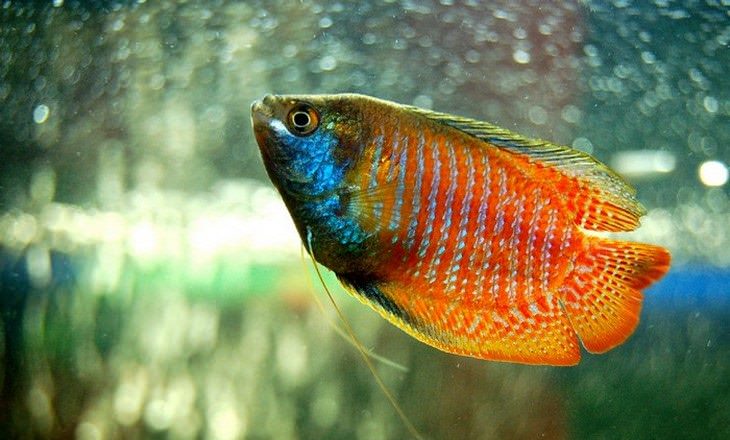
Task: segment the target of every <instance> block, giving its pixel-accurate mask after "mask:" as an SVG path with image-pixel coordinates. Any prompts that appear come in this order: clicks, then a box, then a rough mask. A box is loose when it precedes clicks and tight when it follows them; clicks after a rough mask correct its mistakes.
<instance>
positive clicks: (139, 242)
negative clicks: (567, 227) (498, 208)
mask: <svg viewBox="0 0 730 440" xmlns="http://www.w3.org/2000/svg"><path fill="white" fill-rule="evenodd" d="M729 43H730V4H728V3H727V2H726V1H724V0H723V1H720V0H706V1H695V0H678V1H660V0H656V1H651V2H650V1H646V2H644V1H628V0H616V1H599V0H596V1H588V0H586V1H565V2H541V1H537V0H521V1H507V0H499V1H491V2H486V1H484V2H482V1H476V0H471V1H468V0H467V1H452V0H441V1H425V2H416V1H408V0H403V1H397V0H385V1H378V2H358V3H351V2H344V1H343V2H337V1H321V2H319V1H309V0H302V1H283V0H282V1H274V2H269V1H248V2H238V1H232V0H231V1H229V0H208V1H206V0H188V1H171V0H161V1H143V0H138V1H105V0H98V1H80V0H77V1H64V0H53V1H11V0H5V1H2V2H0V317H1V318H2V320H1V322H2V326H0V432H3V433H4V435H3V436H4V437H7V438H78V439H84V440H86V439H105V438H174V439H178V438H180V439H184V438H211V439H236V438H252V439H254V438H276V439H349V438H362V439H374V438H377V439H401V438H411V437H412V436H413V433H412V432H410V431H409V430H408V428H407V425H406V423H404V422H403V421H402V420H401V419H400V418H399V416H398V413H397V411H396V410H395V409H394V407H393V406H392V405H391V404H390V403H389V402H388V400H387V399H386V397H385V395H384V394H383V392H382V391H381V390H380V388H379V387H378V384H377V381H376V380H375V379H374V377H373V375H372V374H371V373H370V371H369V370H368V368H367V366H366V365H365V363H364V362H363V360H362V359H361V357H360V355H359V353H358V351H357V350H356V349H355V348H354V347H353V346H352V345H351V344H349V343H348V342H347V340H346V338H343V337H342V336H341V334H340V333H341V329H342V328H344V327H343V325H342V324H341V323H339V322H338V318H337V315H336V314H335V312H334V310H333V308H332V307H331V305H330V304H329V303H327V302H326V301H327V299H326V296H325V294H324V290H323V287H322V286H321V284H320V283H319V281H318V280H316V277H315V276H314V275H313V273H312V266H311V262H310V261H309V260H308V259H307V258H303V257H302V254H301V245H300V241H299V238H298V235H297V233H296V230H295V229H294V227H293V223H292V221H291V220H290V217H289V215H288V213H287V211H286V209H285V207H284V205H283V203H282V201H281V199H280V198H279V196H278V194H277V193H276V192H275V190H274V189H273V186H272V185H271V183H270V182H269V180H268V179H267V177H266V173H265V172H264V167H263V163H262V161H261V158H260V155H259V152H258V148H257V146H256V142H255V140H254V138H253V135H252V132H251V123H250V115H249V108H250V104H251V102H252V101H253V100H254V99H258V98H260V97H262V96H263V95H265V94H267V93H278V94H285V93H337V92H358V93H364V94H368V95H373V96H377V97H380V98H384V99H389V100H393V101H397V102H400V103H404V104H412V105H417V106H420V107H424V108H430V109H434V110H438V111H442V112H449V113H454V114H458V115H463V116H468V117H472V118H476V119H480V120H487V121H491V122H493V123H496V124H498V125H500V126H503V127H505V128H508V129H510V130H513V131H516V132H519V133H523V134H525V135H529V136H534V137H539V138H544V139H550V140H553V141H556V142H558V143H561V144H564V145H570V146H572V147H574V148H577V149H580V150H583V151H586V152H588V153H590V154H592V155H593V156H595V157H596V158H598V159H599V160H601V161H603V162H605V163H607V164H608V165H610V166H611V167H612V168H614V169H615V170H616V171H617V172H618V173H620V174H621V175H622V176H624V177H625V178H626V179H627V181H629V182H630V183H631V184H632V185H634V186H635V187H636V188H637V197H638V199H639V200H640V201H641V202H642V203H643V204H644V205H645V206H646V208H647V212H648V213H647V215H646V217H644V218H643V219H642V227H641V228H640V229H639V230H638V231H636V232H632V233H630V234H628V235H627V236H628V237H631V238H632V239H636V240H639V241H645V242H650V243H655V244H660V245H663V246H666V247H668V248H669V249H670V250H671V252H672V255H673V264H672V268H671V270H670V272H669V274H668V275H667V276H666V277H665V278H664V279H663V280H662V281H661V282H660V283H658V284H656V285H655V286H653V287H652V288H650V289H648V290H647V291H646V292H645V297H646V298H645V301H644V306H643V309H642V312H641V322H640V324H639V327H638V329H637V331H636V332H635V334H634V335H633V336H632V337H631V338H630V339H629V340H628V341H627V342H626V343H625V344H623V345H622V346H620V347H618V348H616V349H614V350H612V351H610V352H609V353H607V354H604V355H600V356H596V355H590V354H587V353H584V357H583V360H582V362H581V363H580V364H579V365H578V366H576V367H570V368H556V367H543V366H539V367H536V366H525V365H516V364H508V363H497V362H488V361H482V360H476V359H471V358H464V357H457V356H453V355H450V354H446V353H442V352H440V351H438V350H436V349H433V348H430V347H428V346H425V345H423V344H421V343H419V342H417V341H416V340H414V339H412V338H410V337H409V336H407V335H405V334H404V333H403V332H401V331H400V330H398V329H396V328H394V327H393V326H391V325H390V324H388V323H386V322H384V321H383V320H382V319H381V318H380V317H379V316H377V314H376V313H374V312H373V311H372V310H370V309H369V308H367V307H365V306H363V305H362V304H360V303H359V302H358V301H356V300H354V299H352V298H351V297H349V296H348V295H347V294H346V293H345V292H344V291H343V290H342V289H341V288H340V287H339V286H338V284H337V281H336V280H335V279H334V277H333V276H332V275H331V274H329V273H325V281H326V283H327V285H328V286H329V287H330V289H331V290H332V291H333V295H334V297H335V299H336V300H337V302H338V304H339V305H340V306H341V307H342V309H343V312H344V314H345V316H346V318H347V320H348V321H349V322H350V324H351V325H352V327H353V329H354V333H355V334H356V335H357V337H358V338H359V339H360V340H361V341H362V343H363V345H364V346H365V347H366V348H367V349H368V350H372V352H373V353H374V354H376V355H377V356H380V357H382V358H384V359H385V360H378V359H380V358H375V357H374V358H373V359H374V360H373V362H374V364H375V368H376V370H377V371H378V373H379V375H380V376H381V377H382V379H383V381H384V383H385V385H386V386H387V388H388V389H389V390H390V391H391V392H392V393H393V395H394V397H395V400H396V401H397V402H398V404H399V405H400V406H401V407H402V410H403V412H404V414H405V415H406V417H407V418H408V419H409V420H410V422H411V423H412V424H413V425H414V426H415V428H416V430H417V431H418V432H419V433H420V435H422V436H423V437H424V438H431V439H447V438H460V439H503V438H515V439H519V438H547V439H583V438H605V439H614V438H616V439H619V438H622V439H624V438H631V439H656V438H687V439H693V438H706V439H711V438H717V439H720V438H730V428H729V426H730V425H728V423H727V420H728V416H729V415H730V381H729V380H728V378H729V377H730V326H729V324H728V322H730V321H729V319H730V200H729V198H728V196H729V191H730V184H729V183H728V167H729V166H730V75H728V71H730V48H729V47H728V44H729ZM325 272H326V271H325ZM338 329H340V332H339V333H338ZM374 356H375V355H374Z"/></svg>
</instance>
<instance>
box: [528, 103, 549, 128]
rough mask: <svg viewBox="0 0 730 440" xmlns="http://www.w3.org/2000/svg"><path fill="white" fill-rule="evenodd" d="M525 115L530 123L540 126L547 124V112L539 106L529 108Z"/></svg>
mask: <svg viewBox="0 0 730 440" xmlns="http://www.w3.org/2000/svg"><path fill="white" fill-rule="evenodd" d="M527 115H528V116H529V118H530V121H532V122H533V123H534V124H537V125H542V124H544V123H546V122H547V117H548V114H547V111H545V109H544V108H542V107H540V106H539V105H534V106H532V107H530V110H528V111H527Z"/></svg>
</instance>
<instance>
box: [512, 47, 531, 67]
mask: <svg viewBox="0 0 730 440" xmlns="http://www.w3.org/2000/svg"><path fill="white" fill-rule="evenodd" d="M512 58H513V59H514V60H515V62H516V63H518V64H527V63H529V62H530V53H529V52H527V51H525V50H523V49H517V50H516V51H514V53H512Z"/></svg>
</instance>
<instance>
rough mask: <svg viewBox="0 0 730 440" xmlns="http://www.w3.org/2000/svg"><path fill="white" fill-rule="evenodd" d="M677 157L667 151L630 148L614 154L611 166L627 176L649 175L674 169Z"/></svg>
mask: <svg viewBox="0 0 730 440" xmlns="http://www.w3.org/2000/svg"><path fill="white" fill-rule="evenodd" d="M676 166H677V158H676V157H675V156H674V154H672V153H670V152H668V151H655V150H630V151H622V152H620V153H616V154H614V156H613V158H612V159H611V167H612V168H613V169H615V170H616V171H617V172H618V173H619V174H621V175H624V176H627V177H650V176H652V175H655V174H666V173H670V172H672V171H674V169H675V168H676Z"/></svg>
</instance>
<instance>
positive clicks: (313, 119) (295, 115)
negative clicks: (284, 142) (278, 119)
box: [286, 104, 319, 136]
mask: <svg viewBox="0 0 730 440" xmlns="http://www.w3.org/2000/svg"><path fill="white" fill-rule="evenodd" d="M286 122H287V127H288V128H289V131H290V132H291V133H292V134H295V135H297V136H306V135H308V134H310V133H312V132H313V131H314V130H316V129H317V127H318V126H319V114H318V113H317V111H316V110H315V109H314V107H312V106H310V105H308V104H302V105H298V106H296V107H294V108H293V109H292V110H291V111H290V112H289V115H288V116H287V118H286Z"/></svg>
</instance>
